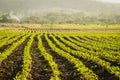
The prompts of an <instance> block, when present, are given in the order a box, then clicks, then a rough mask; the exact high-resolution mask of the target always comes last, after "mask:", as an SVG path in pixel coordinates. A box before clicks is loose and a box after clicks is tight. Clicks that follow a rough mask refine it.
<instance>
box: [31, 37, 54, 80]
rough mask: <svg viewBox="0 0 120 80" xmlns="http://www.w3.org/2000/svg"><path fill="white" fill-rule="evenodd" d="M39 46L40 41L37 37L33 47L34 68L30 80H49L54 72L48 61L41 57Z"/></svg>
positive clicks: (32, 67)
mask: <svg viewBox="0 0 120 80" xmlns="http://www.w3.org/2000/svg"><path fill="white" fill-rule="evenodd" d="M37 45H38V39H37V36H36V37H35V38H34V41H33V44H32V47H31V56H32V64H31V65H32V66H31V72H30V74H31V78H29V80H49V79H50V77H51V75H52V73H53V72H52V70H51V68H50V66H49V64H48V61H47V60H45V59H44V57H43V56H42V55H41V53H40V51H39V49H38V46H37Z"/></svg>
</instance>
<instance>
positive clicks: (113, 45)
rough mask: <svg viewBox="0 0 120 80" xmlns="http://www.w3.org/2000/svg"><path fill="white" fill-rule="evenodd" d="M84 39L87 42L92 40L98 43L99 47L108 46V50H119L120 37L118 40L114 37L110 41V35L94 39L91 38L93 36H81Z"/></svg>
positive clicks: (93, 42)
mask: <svg viewBox="0 0 120 80" xmlns="http://www.w3.org/2000/svg"><path fill="white" fill-rule="evenodd" d="M81 38H82V39H84V41H85V42H90V43H92V44H96V46H97V47H100V48H106V49H108V50H114V51H116V50H119V49H120V48H119V46H120V39H118V40H115V39H112V40H111V41H110V42H109V40H108V38H109V37H108V36H106V37H102V38H98V39H97V40H94V39H93V38H92V40H91V37H81ZM103 38H105V39H103Z"/></svg>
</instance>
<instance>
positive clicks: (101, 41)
mask: <svg viewBox="0 0 120 80" xmlns="http://www.w3.org/2000/svg"><path fill="white" fill-rule="evenodd" d="M1 25H2V26H3V25H4V26H5V25H6V24H1ZM9 25H10V24H8V25H6V27H2V28H1V30H0V80H120V32H119V29H118V26H119V25H116V27H115V28H113V27H111V26H110V28H106V26H105V27H104V26H101V27H102V28H100V27H99V28H98V29H95V28H92V29H90V28H89V27H87V28H86V27H84V28H80V26H79V28H76V27H74V26H75V25H73V27H72V28H68V27H65V26H63V25H60V26H63V27H62V28H59V27H57V26H59V25H55V26H56V27H50V26H48V25H44V28H42V27H40V25H39V26H36V25H31V26H30V25H29V26H28V25H27V24H26V25H24V26H21V25H20V24H19V27H18V24H17V25H12V26H14V28H10V29H11V30H10V29H9V27H8V26H9ZM42 26H43V25H42ZM47 26H48V27H47ZM66 26H68V25H66ZM69 26H70V25H69ZM76 26H78V25H76ZM91 26H92V25H91ZM94 26H95V25H94Z"/></svg>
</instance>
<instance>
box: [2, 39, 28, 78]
mask: <svg viewBox="0 0 120 80" xmlns="http://www.w3.org/2000/svg"><path fill="white" fill-rule="evenodd" d="M28 39H29V38H27V39H26V40H25V41H24V42H23V43H22V44H20V45H19V46H18V47H17V48H16V49H15V50H14V51H13V52H12V53H11V55H9V56H8V57H7V58H6V59H5V60H3V61H2V63H1V65H0V80H13V78H14V77H15V76H16V74H17V73H18V72H19V71H21V70H22V62H23V61H22V57H23V51H24V47H25V45H26V43H27V41H28Z"/></svg>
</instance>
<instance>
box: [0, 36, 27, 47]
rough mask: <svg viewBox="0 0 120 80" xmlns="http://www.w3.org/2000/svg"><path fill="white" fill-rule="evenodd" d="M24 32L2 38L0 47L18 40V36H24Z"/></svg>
mask: <svg viewBox="0 0 120 80" xmlns="http://www.w3.org/2000/svg"><path fill="white" fill-rule="evenodd" d="M24 35H25V34H22V35H16V36H14V38H12V39H10V38H11V37H9V38H7V39H4V40H3V41H2V42H1V43H0V47H2V46H3V45H8V44H10V43H12V42H14V41H16V40H18V39H19V38H21V37H22V36H24Z"/></svg>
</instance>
